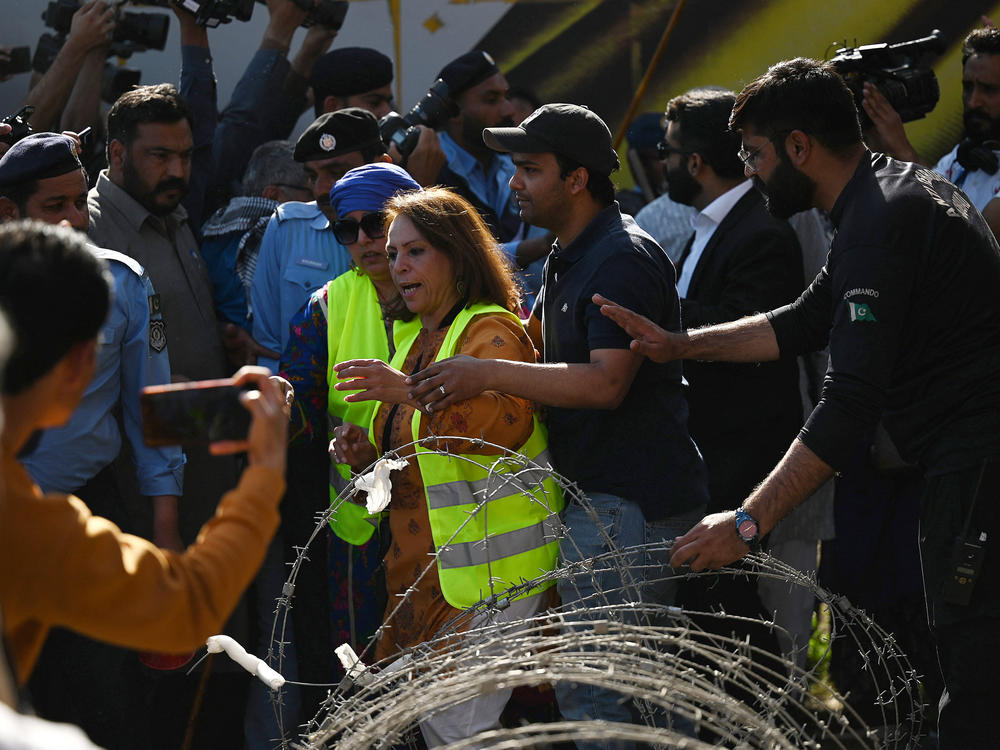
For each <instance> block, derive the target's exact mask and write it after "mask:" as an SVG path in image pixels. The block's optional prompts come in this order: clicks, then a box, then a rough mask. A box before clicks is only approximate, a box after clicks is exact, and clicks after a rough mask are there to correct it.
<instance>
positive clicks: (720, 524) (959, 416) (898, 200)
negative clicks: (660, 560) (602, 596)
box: [601, 58, 1000, 749]
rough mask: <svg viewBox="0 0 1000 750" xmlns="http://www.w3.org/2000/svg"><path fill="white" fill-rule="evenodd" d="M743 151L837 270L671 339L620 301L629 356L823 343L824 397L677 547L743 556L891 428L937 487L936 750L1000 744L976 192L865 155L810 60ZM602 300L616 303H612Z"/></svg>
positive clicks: (850, 116) (770, 76)
mask: <svg viewBox="0 0 1000 750" xmlns="http://www.w3.org/2000/svg"><path fill="white" fill-rule="evenodd" d="M730 126H731V127H733V128H739V129H740V130H741V131H742V137H743V149H742V150H741V152H740V156H741V157H742V158H743V161H744V163H745V164H746V166H747V174H753V175H755V176H754V182H755V183H756V184H757V186H758V187H759V188H760V189H761V190H762V191H763V192H764V193H765V195H766V198H767V203H768V208H769V210H770V211H771V212H772V213H774V214H775V215H778V216H788V215H789V214H791V213H793V212H796V211H800V210H803V209H805V208H808V207H810V206H816V207H818V208H821V209H824V210H826V211H828V212H829V214H830V218H831V220H832V221H833V223H834V225H835V226H836V227H837V235H836V238H835V239H834V241H833V244H832V246H831V248H830V255H829V258H828V260H827V264H826V266H825V267H824V268H823V269H822V270H821V271H820V273H819V275H818V276H817V277H816V279H815V281H813V283H812V285H811V286H810V287H809V288H808V289H807V290H806V291H805V292H804V293H803V295H802V296H801V297H800V298H799V299H798V300H797V301H795V302H794V303H792V304H790V305H787V306H785V307H782V308H779V309H777V310H775V311H772V312H769V313H767V314H765V315H754V316H751V317H749V318H744V319H742V320H740V321H736V322H735V323H729V324H725V325H721V326H712V327H709V328H703V329H701V330H696V331H690V332H688V333H687V334H682V335H677V334H674V333H669V332H667V331H664V330H662V329H661V328H660V327H658V326H655V325H653V324H651V323H650V321H648V320H644V319H642V318H641V317H640V316H637V315H635V314H633V313H630V312H628V311H627V310H624V309H622V308H621V307H617V306H615V305H612V304H607V305H605V307H604V308H602V312H604V313H605V314H607V315H609V316H610V317H612V318H613V319H615V320H616V321H619V322H620V323H621V324H622V325H623V326H624V327H625V329H626V330H627V331H628V332H629V333H630V334H631V335H632V337H633V338H634V339H635V341H633V343H632V349H633V351H636V352H640V353H643V354H646V355H647V356H648V357H650V358H653V359H656V360H657V361H661V362H662V361H668V360H674V359H702V360H725V361H732V362H751V361H769V360H774V359H777V357H778V355H779V353H781V354H793V355H794V354H797V353H803V352H807V351H810V350H814V349H818V348H821V347H822V346H823V345H824V344H825V343H827V341H829V345H830V368H829V371H828V373H827V376H826V383H825V385H824V388H823V395H822V398H821V399H820V402H819V404H818V405H817V407H816V409H815V410H814V411H813V413H812V415H811V416H810V417H809V420H808V422H807V423H806V425H805V427H803V428H802V431H801V432H800V433H799V436H798V438H797V439H796V440H795V441H794V442H793V443H792V446H791V448H790V449H789V451H788V452H787V453H786V454H785V457H784V458H783V459H782V460H781V462H780V463H779V464H778V466H777V467H776V468H775V469H774V470H773V471H772V472H771V474H770V475H769V476H768V477H767V479H765V480H764V482H763V483H762V484H761V485H760V486H759V487H758V488H757V489H756V490H754V492H753V493H751V494H750V497H749V498H747V500H746V501H745V502H744V503H743V506H742V508H740V509H739V510H738V511H736V512H734V511H728V512H725V513H717V514H713V515H710V516H707V517H706V518H705V519H704V520H703V521H702V522H701V523H700V524H698V526H696V527H695V528H694V529H692V530H691V531H690V532H689V533H687V534H685V535H684V536H682V537H680V538H679V539H677V540H676V542H675V543H674V551H673V555H672V558H671V562H672V563H674V564H675V565H680V564H683V563H690V564H691V566H692V567H693V568H695V569H702V568H707V567H718V566H720V565H725V564H727V563H729V562H732V561H733V560H735V559H737V558H739V557H741V556H742V555H744V554H746V552H747V545H748V544H750V545H751V546H752V545H754V544H755V543H756V540H757V538H758V536H759V535H760V534H764V533H766V532H768V531H770V530H771V529H772V528H773V527H774V525H775V524H776V523H777V522H778V520H779V519H780V518H781V517H782V516H783V515H785V514H786V513H787V512H788V511H789V510H790V509H791V508H792V507H794V506H795V505H797V504H798V503H799V502H801V501H802V500H803V499H804V498H806V497H807V496H808V495H809V494H810V493H811V492H812V491H813V490H814V489H816V487H818V486H819V485H820V484H821V483H822V482H823V481H825V480H826V479H827V478H829V477H830V475H831V474H832V473H833V472H834V471H835V470H839V469H840V468H841V467H843V466H845V465H846V464H847V462H848V459H849V458H850V456H851V453H852V452H853V451H854V450H856V448H857V444H858V441H859V440H860V438H861V436H862V435H863V434H865V432H866V431H868V430H870V429H871V428H872V427H873V426H874V425H875V423H876V422H877V421H878V420H879V418H880V417H881V418H882V420H883V423H884V425H885V428H886V430H887V431H888V433H889V435H890V436H891V437H892V438H893V440H894V441H895V443H896V446H897V448H898V449H899V452H900V454H901V455H902V457H903V458H904V459H907V460H910V461H914V462H917V463H919V464H920V466H921V468H922V469H923V471H924V474H925V476H926V478H927V483H926V488H925V491H924V495H923V497H922V498H921V529H920V546H921V558H922V562H923V566H924V590H925V593H926V596H927V605H928V616H929V619H930V623H931V627H932V630H933V632H934V634H935V638H936V642H937V648H938V654H939V658H940V662H941V667H942V671H943V674H944V680H945V687H946V690H945V693H944V695H943V696H942V697H941V705H940V718H939V740H940V746H941V747H942V748H965V749H967V748H981V747H993V746H995V742H996V740H995V729H994V726H993V724H994V722H993V721H992V719H993V710H994V707H993V704H994V702H995V701H994V688H993V682H994V680H995V675H996V674H997V673H998V671H1000V655H998V653H997V649H996V648H995V645H994V643H993V640H994V638H995V633H996V631H997V629H998V628H1000V550H998V549H996V548H995V547H996V542H995V541H994V540H995V539H997V538H1000V521H998V519H997V506H998V502H997V500H998V494H1000V471H998V468H1000V381H998V380H997V378H996V373H997V371H998V369H1000V295H998V294H997V290H998V289H1000V247H998V246H997V243H996V240H995V239H994V237H993V235H992V233H991V232H990V230H989V228H988V227H987V226H986V223H985V222H984V221H983V219H982V217H981V216H980V214H979V212H978V211H976V210H975V208H973V207H972V206H971V205H970V203H969V200H968V199H967V198H966V196H965V195H964V194H963V193H962V192H961V191H959V190H958V189H957V188H956V187H955V186H954V185H952V184H951V183H949V182H947V181H945V180H944V178H942V177H941V176H940V175H938V174H936V173H935V172H932V171H931V170H929V169H926V168H923V167H921V166H920V165H918V164H910V163H906V162H899V161H894V160H893V159H890V158H887V157H885V156H883V155H881V154H872V153H870V152H869V151H868V150H867V149H866V148H865V145H864V143H863V142H862V140H861V131H860V128H859V126H858V120H857V113H856V111H855V108H854V103H853V99H852V97H851V92H850V91H849V90H848V88H847V87H846V86H845V85H844V83H843V81H842V80H841V79H840V77H839V76H838V75H837V74H836V72H834V70H833V69H832V68H831V67H830V66H829V65H827V64H825V63H820V62H817V61H814V60H804V59H801V58H800V59H798V60H791V61H786V62H782V63H778V64H777V65H775V66H774V67H772V68H771V69H770V70H769V71H768V72H767V73H766V74H764V75H763V76H761V77H760V78H758V79H757V80H756V81H754V82H752V83H750V84H749V85H748V86H747V87H746V88H745V89H744V90H743V91H742V92H741V93H740V95H739V96H738V97H737V99H736V104H735V106H734V108H733V113H732V117H731V119H730ZM601 301H603V302H607V300H601Z"/></svg>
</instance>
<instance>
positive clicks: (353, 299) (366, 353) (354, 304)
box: [326, 270, 389, 544]
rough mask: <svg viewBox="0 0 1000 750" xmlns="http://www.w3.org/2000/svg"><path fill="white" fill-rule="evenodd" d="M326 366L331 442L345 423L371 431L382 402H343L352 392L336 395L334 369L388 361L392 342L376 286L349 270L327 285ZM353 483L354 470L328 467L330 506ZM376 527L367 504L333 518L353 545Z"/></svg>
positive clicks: (347, 507) (349, 506)
mask: <svg viewBox="0 0 1000 750" xmlns="http://www.w3.org/2000/svg"><path fill="white" fill-rule="evenodd" d="M326 298H327V307H328V311H327V324H326V331H327V334H326V340H327V365H326V382H327V385H328V391H329V396H328V397H327V412H328V414H329V415H330V420H329V437H330V439H331V440H332V439H333V428H334V427H335V426H336V425H337V424H339V423H340V422H341V421H343V422H351V423H352V424H356V425H361V426H362V427H365V426H367V425H368V424H369V423H370V422H371V420H372V415H373V414H374V413H375V407H376V406H378V401H359V402H355V403H350V402H347V401H344V397H345V396H347V395H348V394H350V393H351V392H352V391H338V390H336V389H335V388H334V387H333V385H334V383H336V382H337V373H335V372H334V371H333V366H334V365H335V364H337V363H338V362H344V361H345V360H348V359H380V360H382V361H383V362H387V361H388V360H389V340H388V338H387V336H386V332H385V324H384V323H383V321H382V308H381V307H380V306H379V303H378V293H377V292H376V291H375V285H374V284H373V283H372V282H371V280H370V279H369V278H368V277H367V276H363V275H361V274H359V273H358V272H357V271H354V270H350V271H347V272H346V273H343V274H341V275H340V276H338V277H337V278H335V279H334V280H333V281H331V282H330V283H329V284H328V285H327V290H326ZM340 478H343V479H344V480H350V478H351V469H350V467H349V466H346V465H345V464H338V463H334V462H333V459H332V456H331V465H330V503H331V504H334V503H335V501H336V499H337V496H338V495H339V494H340V489H341V488H342V487H343V484H344V483H343V482H342V481H338V479H340ZM377 524H378V517H377V516H370V515H368V511H367V510H366V509H365V507H364V506H363V505H356V504H355V503H353V502H350V501H348V502H344V503H341V504H340V506H339V507H338V508H337V510H336V511H335V513H334V514H333V516H331V518H330V527H331V528H332V529H333V531H334V533H336V535H337V536H339V537H340V538H341V539H343V540H344V541H345V542H349V543H350V544H364V543H365V542H367V541H368V540H369V539H371V536H372V534H373V533H374V531H375V526H376V525H377Z"/></svg>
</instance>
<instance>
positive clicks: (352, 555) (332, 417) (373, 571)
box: [279, 162, 420, 649]
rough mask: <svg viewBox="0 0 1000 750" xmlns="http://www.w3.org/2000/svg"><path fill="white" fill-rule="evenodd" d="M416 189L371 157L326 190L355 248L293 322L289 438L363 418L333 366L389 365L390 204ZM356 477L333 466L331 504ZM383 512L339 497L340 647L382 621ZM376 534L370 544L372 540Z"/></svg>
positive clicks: (335, 573)
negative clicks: (359, 361)
mask: <svg viewBox="0 0 1000 750" xmlns="http://www.w3.org/2000/svg"><path fill="white" fill-rule="evenodd" d="M410 190H420V185H418V184H417V183H416V182H414V181H413V179H412V178H411V177H410V176H409V175H408V174H407V173H406V170H404V169H402V168H401V167H398V166H396V165H395V164H390V163H386V162H375V163H372V164H366V165H364V166H361V167H357V168H355V169H352V170H350V171H349V172H347V173H346V174H345V175H344V176H343V177H341V178H340V179H339V180H338V181H337V182H336V184H334V186H333V189H332V190H331V191H330V205H331V206H332V207H333V209H334V210H335V211H336V212H337V217H338V218H337V221H336V222H334V224H333V234H334V236H335V237H336V239H337V241H338V242H340V243H341V244H342V245H344V247H346V248H347V250H348V252H350V254H351V269H350V270H349V271H347V272H345V273H343V274H341V275H340V276H338V277H337V278H335V279H333V280H332V281H330V282H329V283H328V284H326V285H324V286H323V287H321V288H320V289H317V290H316V291H315V292H314V293H313V294H312V296H311V297H310V298H309V301H308V302H307V303H306V305H305V307H303V308H302V310H300V311H299V312H298V313H297V314H296V316H295V317H294V318H292V321H291V326H290V328H291V334H290V336H289V339H288V344H287V346H286V347H285V352H284V354H283V355H282V358H281V367H280V368H279V371H280V374H281V375H282V377H284V378H285V379H286V380H288V381H289V382H290V383H292V385H293V386H294V387H295V396H296V399H295V408H294V409H293V413H292V434H293V436H296V437H293V441H298V440H303V439H305V438H310V439H311V436H312V434H313V432H315V431H321V430H322V431H323V432H326V433H327V434H328V435H329V437H331V438H332V437H333V433H332V431H333V428H334V426H336V425H338V424H341V423H342V422H344V421H347V422H352V423H362V424H367V423H368V421H370V420H371V415H372V412H373V411H374V408H375V404H374V402H360V403H354V404H350V403H346V402H345V401H344V395H345V394H343V393H341V392H340V391H337V390H335V389H333V388H331V387H330V386H329V383H330V382H331V379H332V381H334V382H335V380H336V375H335V374H334V373H333V372H332V370H331V369H330V368H331V366H332V365H333V364H336V363H337V362H339V361H341V360H344V359H352V358H356V357H366V358H375V359H381V360H383V361H386V362H388V361H389V358H390V357H391V356H392V353H393V351H394V349H393V346H392V323H393V321H394V320H395V319H397V318H405V319H410V318H412V317H413V314H412V313H410V312H409V311H408V310H407V309H406V306H405V305H404V304H403V302H402V299H401V298H400V294H399V290H397V289H396V286H395V285H394V284H393V282H392V278H391V276H390V275H389V261H388V258H387V257H386V254H385V230H386V221H385V214H384V213H383V208H384V206H385V203H386V201H388V200H389V199H390V198H392V196H394V195H396V194H397V193H400V192H405V191H410ZM349 480H350V470H349V469H348V467H347V466H343V465H337V464H336V463H333V464H331V466H330V469H329V484H330V500H331V502H333V501H335V500H336V499H337V496H338V495H339V494H340V491H341V490H342V489H343V488H344V487H345V486H346V484H347V482H348V481H349ZM378 520H379V519H378V517H377V516H375V517H373V518H372V519H370V518H369V517H368V513H367V512H366V511H365V508H364V506H358V505H354V504H352V503H339V504H338V505H337V506H336V507H335V510H334V513H333V515H332V517H331V520H330V526H331V527H332V529H333V531H334V533H335V535H336V536H334V537H332V538H331V539H330V545H329V555H330V563H331V565H330V577H331V579H332V581H331V583H332V586H333V588H334V591H335V592H336V593H335V596H334V611H333V612H332V613H331V620H332V624H333V629H334V632H333V633H332V636H333V638H334V639H335V641H336V642H337V643H341V642H349V643H351V645H352V646H353V647H354V648H356V649H361V648H364V646H366V645H367V643H368V639H369V638H371V636H372V635H373V634H374V632H375V629H376V628H377V627H378V625H379V623H380V622H381V618H382V610H383V609H384V606H385V586H384V583H383V582H382V581H381V578H380V576H379V575H378V569H379V568H380V566H381V553H380V550H379V544H380V540H379V539H378V538H375V539H372V535H373V532H374V530H375V527H376V526H377V524H378ZM369 540H370V541H369Z"/></svg>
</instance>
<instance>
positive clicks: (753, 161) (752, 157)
mask: <svg viewBox="0 0 1000 750" xmlns="http://www.w3.org/2000/svg"><path fill="white" fill-rule="evenodd" d="M791 132H792V131H790V130H781V131H778V132H777V133H775V134H774V135H771V136H769V137H768V139H767V140H766V141H764V142H763V143H762V144H760V145H759V146H758V147H757V148H755V149H754V150H753V151H747V150H746V147H743V148H740V150H739V151H738V152H737V153H736V155H737V156H738V157H740V161H741V162H743V164H745V165H746V168H747V169H749V170H750V171H751V172H756V171H757V159H758V157H759V156H760V151H761V149H762V148H764V146H766V145H767V144H768V143H774V142H775V141H776V140H777V139H778V138H782V137H784V136H786V135H788V134H789V133H791Z"/></svg>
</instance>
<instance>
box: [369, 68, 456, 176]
mask: <svg viewBox="0 0 1000 750" xmlns="http://www.w3.org/2000/svg"><path fill="white" fill-rule="evenodd" d="M457 114H458V105H457V104H456V103H455V102H454V101H452V99H451V96H450V95H449V93H448V84H447V83H445V82H444V80H442V79H441V78H438V79H437V80H436V81H434V84H433V85H432V86H431V87H430V89H429V90H428V91H427V93H426V94H424V96H423V98H422V99H421V100H420V101H419V102H417V104H416V106H414V107H413V109H411V110H410V111H409V112H407V113H406V114H405V115H400V114H399V113H398V112H390V113H389V114H387V115H385V116H384V117H383V118H382V119H381V120H379V121H378V129H379V133H380V134H381V136H382V142H383V143H385V147H386V148H389V146H391V145H392V144H396V148H397V149H399V153H400V156H402V157H403V164H404V165H405V164H406V159H407V157H409V155H410V154H412V153H413V149H414V148H415V147H416V145H417V140H418V139H419V138H420V130H419V129H418V128H417V125H426V126H427V127H428V128H431V129H432V130H437V129H438V128H439V127H441V126H442V125H443V124H444V122H445V120H447V119H448V118H450V117H454V116H455V115H457Z"/></svg>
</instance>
